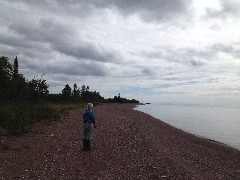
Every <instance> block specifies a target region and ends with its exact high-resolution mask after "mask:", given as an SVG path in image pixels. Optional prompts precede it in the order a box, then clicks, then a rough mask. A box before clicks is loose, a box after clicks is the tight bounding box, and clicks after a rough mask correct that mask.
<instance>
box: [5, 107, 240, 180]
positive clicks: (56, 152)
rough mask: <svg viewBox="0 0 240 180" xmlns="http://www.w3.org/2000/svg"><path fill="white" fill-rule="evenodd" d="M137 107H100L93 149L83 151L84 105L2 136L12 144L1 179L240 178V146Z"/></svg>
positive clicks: (6, 155)
mask: <svg viewBox="0 0 240 180" xmlns="http://www.w3.org/2000/svg"><path fill="white" fill-rule="evenodd" d="M134 107H135V105H134V104H103V105H99V106H96V107H94V112H95V115H96V118H97V128H96V129H95V134H94V140H93V141H92V151H91V152H83V151H81V148H82V120H81V116H82V113H83V112H84V109H72V110H70V112H69V115H68V116H66V117H65V118H63V119H61V120H60V121H57V122H54V123H53V124H51V125H50V126H47V125H42V124H38V125H36V127H35V131H33V132H31V133H27V134H25V135H22V136H19V137H15V136H1V143H2V144H3V145H4V144H8V147H9V148H1V149H0V162H1V163H0V179H200V180H201V179H202V180H206V179H231V180H234V179H236V180H237V179H240V151H239V150H237V149H234V148H231V147H228V146H226V145H224V144H220V143H218V142H215V141H211V140H208V139H204V138H200V137H197V136H195V135H192V134H189V133H186V132H183V131H181V130H179V129H176V128H174V127H172V126H170V125H168V124H166V123H164V122H162V121H160V120H158V119H156V118H153V117H151V116H150V115H148V114H145V113H143V112H139V111H136V110H134V109H133V108H134ZM36 132H38V133H36ZM3 145H2V147H4V146H3ZM10 147H11V148H10Z"/></svg>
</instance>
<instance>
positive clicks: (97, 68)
mask: <svg viewBox="0 0 240 180" xmlns="http://www.w3.org/2000/svg"><path fill="white" fill-rule="evenodd" d="M26 66H27V68H30V69H32V70H34V71H35V72H38V73H39V74H45V73H46V74H49V75H51V74H62V75H73V76H106V75H107V71H108V69H107V68H106V67H105V66H104V65H103V64H99V63H95V62H92V63H82V62H62V63H61V62H55V63H42V62H39V61H38V62H35V63H31V64H27V65H26Z"/></svg>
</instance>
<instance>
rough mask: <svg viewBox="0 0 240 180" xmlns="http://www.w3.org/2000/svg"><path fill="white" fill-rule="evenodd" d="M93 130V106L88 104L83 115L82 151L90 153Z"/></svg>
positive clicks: (94, 125) (94, 119) (94, 121)
mask: <svg viewBox="0 0 240 180" xmlns="http://www.w3.org/2000/svg"><path fill="white" fill-rule="evenodd" d="M94 128H96V118H95V115H94V112H93V104H92V103H88V105H87V109H86V111H85V112H84V114H83V148H82V150H83V151H91V140H92V139H93V131H94Z"/></svg>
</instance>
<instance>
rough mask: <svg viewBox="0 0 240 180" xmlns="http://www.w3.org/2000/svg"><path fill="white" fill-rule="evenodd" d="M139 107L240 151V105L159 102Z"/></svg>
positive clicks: (140, 109) (163, 119)
mask: <svg viewBox="0 0 240 180" xmlns="http://www.w3.org/2000/svg"><path fill="white" fill-rule="evenodd" d="M135 109H136V110H138V111H142V112H145V113H147V114H150V115H151V116H153V117H155V118H158V119H161V120H162V121H164V122H166V123H168V124H170V125H172V126H174V127H177V128H179V129H182V130H184V131H186V132H189V133H192V134H195V135H198V136H202V137H205V138H208V139H212V140H215V141H218V142H221V143H224V144H226V145H229V146H232V147H234V148H237V149H239V150H240V107H222V106H207V105H177V104H160V103H159V104H158V103H155V104H149V105H148V104H147V105H139V106H138V107H136V108H135Z"/></svg>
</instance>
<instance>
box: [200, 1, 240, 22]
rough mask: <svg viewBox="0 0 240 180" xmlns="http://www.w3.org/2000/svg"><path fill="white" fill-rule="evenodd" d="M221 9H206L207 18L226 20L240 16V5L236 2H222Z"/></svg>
mask: <svg viewBox="0 0 240 180" xmlns="http://www.w3.org/2000/svg"><path fill="white" fill-rule="evenodd" d="M220 4H221V9H213V8H206V9H205V15H204V17H205V18H221V19H225V18H227V17H229V16H234V15H239V13H240V3H239V1H236V0H221V1H220Z"/></svg>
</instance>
